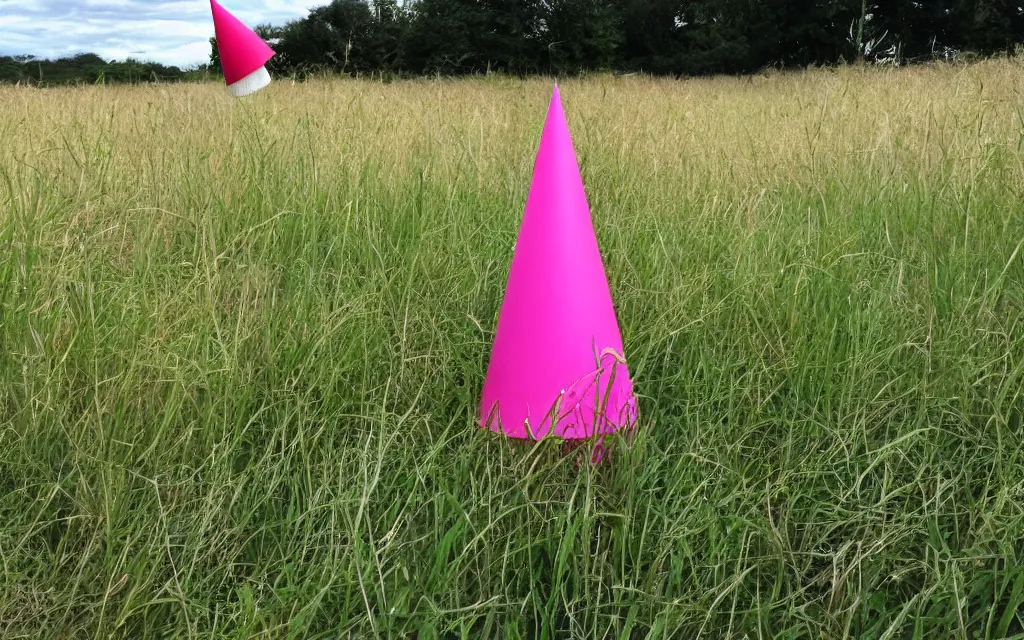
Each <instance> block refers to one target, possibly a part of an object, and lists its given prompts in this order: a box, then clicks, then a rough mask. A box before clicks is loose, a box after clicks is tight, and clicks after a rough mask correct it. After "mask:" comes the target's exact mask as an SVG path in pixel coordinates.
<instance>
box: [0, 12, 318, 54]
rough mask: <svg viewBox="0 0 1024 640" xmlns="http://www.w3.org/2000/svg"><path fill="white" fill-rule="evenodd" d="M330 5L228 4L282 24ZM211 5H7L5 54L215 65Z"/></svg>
mask: <svg viewBox="0 0 1024 640" xmlns="http://www.w3.org/2000/svg"><path fill="white" fill-rule="evenodd" d="M328 1H329V0H222V2H221V4H223V5H224V7H225V8H227V9H228V10H230V11H231V12H232V13H234V14H235V15H236V16H238V18H239V19H240V20H242V21H243V22H245V23H246V24H249V25H250V26H255V25H257V24H267V23H270V24H283V23H285V22H287V21H288V20H294V19H296V18H301V17H303V16H304V15H306V13H307V11H308V10H309V9H310V8H312V7H316V6H320V5H323V4H327V2H328ZM212 36H213V20H212V19H211V17H210V6H209V4H208V3H207V2H205V0H189V1H182V0H0V54H6V55H11V54H18V53H29V54H34V55H38V56H44V57H59V56H64V55H71V54H75V53H85V52H90V53H96V54H99V55H100V56H102V57H104V58H107V59H116V60H121V59H124V58H127V57H133V58H140V59H144V60H154V61H157V62H162V63H164V64H175V65H179V66H188V65H193V64H197V63H201V62H205V61H206V60H208V59H209V55H210V45H209V39H210V38H211V37H212Z"/></svg>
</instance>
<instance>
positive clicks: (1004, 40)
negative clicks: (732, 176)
mask: <svg viewBox="0 0 1024 640" xmlns="http://www.w3.org/2000/svg"><path fill="white" fill-rule="evenodd" d="M256 32H257V33H259V34H260V36H261V37H263V38H264V39H265V40H266V41H267V42H268V43H269V44H270V45H271V46H272V47H273V48H274V49H275V50H276V51H277V53H278V55H277V56H275V57H274V58H273V59H272V60H271V61H270V63H269V64H268V67H270V71H271V72H272V73H275V74H278V75H292V76H299V77H301V76H304V75H308V74H315V73H324V72H328V73H345V74H351V75H373V74H380V75H394V76H399V75H424V74H429V75H433V74H444V75H460V74H470V73H483V72H487V71H502V72H505V73H509V74H514V75H529V74H557V75H566V74H576V73H580V72H586V71H616V72H633V71H639V72H645V73H652V74H659V75H661V74H665V75H676V76H679V75H704V74H715V73H750V72H754V71H757V70H759V69H764V68H767V67H776V68H785V67H799V66H807V65H822V64H835V63H840V62H844V61H845V62H854V61H858V60H867V61H872V62H888V63H898V64H903V63H907V62H915V61H922V60H931V59H935V58H946V59H950V58H955V57H963V56H964V55H965V54H967V55H993V54H999V53H1003V52H1007V53H1008V52H1013V51H1015V49H1016V48H1017V47H1019V46H1021V45H1022V44H1024V0H407V1H405V2H399V1H398V0H373V1H367V0H331V1H330V2H329V3H328V4H325V5H323V6H320V7H317V8H315V9H312V10H310V11H309V12H308V15H306V16H305V17H304V18H301V19H299V20H294V21H292V22H289V23H287V24H285V25H279V26H271V25H261V26H258V27H256ZM211 51H212V53H211V56H210V63H209V64H208V65H200V66H199V67H198V68H195V69H190V70H185V71H183V70H182V69H180V68H178V67H174V66H165V65H161V64H157V63H153V62H140V61H138V60H131V59H129V60H123V61H109V62H108V61H105V60H103V59H102V58H100V57H99V56H97V55H95V54H91V53H86V54H80V55H76V56H71V57H66V58H61V59H59V60H43V59H38V58H35V57H33V56H13V57H12V56H0V82H31V83H39V84H64V83H68V82H88V83H103V82H150V81H167V80H169V81H179V80H188V79H204V78H207V77H209V74H210V73H212V72H219V71H220V60H219V56H218V55H217V46H216V39H211Z"/></svg>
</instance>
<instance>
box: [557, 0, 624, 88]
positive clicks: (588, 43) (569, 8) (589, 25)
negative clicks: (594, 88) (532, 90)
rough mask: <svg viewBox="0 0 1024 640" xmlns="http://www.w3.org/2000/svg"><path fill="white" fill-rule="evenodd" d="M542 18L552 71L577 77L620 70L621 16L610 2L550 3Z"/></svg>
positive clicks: (573, 0) (572, 0)
mask: <svg viewBox="0 0 1024 640" xmlns="http://www.w3.org/2000/svg"><path fill="white" fill-rule="evenodd" d="M546 9H547V10H546V12H545V13H544V15H543V21H544V35H545V38H544V40H545V41H546V43H547V51H546V53H547V56H548V60H549V64H550V67H551V70H552V71H554V72H555V73H574V72H577V71H581V70H593V69H612V68H615V67H618V66H619V63H620V55H621V51H620V49H621V46H622V42H623V37H622V28H621V24H620V20H621V17H622V16H621V15H620V13H619V12H618V11H617V10H616V7H615V5H614V4H613V2H611V1H609V0H549V1H548V3H547V7H546Z"/></svg>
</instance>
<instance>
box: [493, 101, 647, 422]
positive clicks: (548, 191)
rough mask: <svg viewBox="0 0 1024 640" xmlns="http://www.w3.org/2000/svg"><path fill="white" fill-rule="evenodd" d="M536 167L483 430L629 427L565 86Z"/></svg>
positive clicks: (628, 400)
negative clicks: (565, 104) (564, 106)
mask: <svg viewBox="0 0 1024 640" xmlns="http://www.w3.org/2000/svg"><path fill="white" fill-rule="evenodd" d="M533 171H534V172H533V183H532V184H531V185H530V194H529V196H528V197H527V200H526V211H525V212H524V214H523V224H522V227H521V229H520V231H519V239H518V240H517V242H516V247H515V255H513V257H512V267H511V269H510V272H509V277H508V286H507V288H506V291H505V300H504V302H503V303H502V306H501V314H500V315H499V317H498V328H497V333H496V336H495V339H494V349H493V351H492V352H491V361H490V364H489V366H488V369H487V380H486V381H485V382H484V389H483V400H482V403H481V405H482V406H481V412H482V416H481V425H482V426H484V427H487V428H490V429H491V430H492V431H499V432H501V433H504V434H506V435H508V436H511V437H513V438H543V437H545V436H547V435H549V434H553V435H555V436H558V437H562V438H566V439H583V438H591V437H595V436H598V437H600V436H602V435H604V434H607V433H611V432H613V431H616V430H618V429H625V428H629V427H631V426H632V425H633V424H634V423H635V421H636V418H637V405H636V398H635V397H634V395H633V384H632V382H631V381H630V378H629V371H628V370H627V368H626V362H625V358H624V357H623V353H622V336H621V334H620V333H619V325H618V322H617V321H616V319H615V309H614V307H613V306H612V296H611V292H610V291H609V289H608V280H607V278H606V276H605V271H604V265H603V264H602V262H601V254H600V252H599V250H598V247H597V237H596V236H595V235H594V227H593V224H592V222H591V219H590V207H589V206H588V205H587V196H586V194H585V193H584V191H583V179H582V178H581V177H580V169H579V165H578V164H577V163H576V152H575V151H574V149H573V146H572V138H571V137H570V135H569V127H568V125H567V124H566V121H565V112H564V111H563V110H562V100H561V97H560V95H559V93H558V87H557V86H555V90H554V95H553V96H552V98H551V105H550V106H549V107H548V115H547V121H546V122H545V124H544V132H543V134H542V135H541V140H540V149H539V150H538V152H537V160H536V163H535V165H534V170H533ZM552 423H553V429H552Z"/></svg>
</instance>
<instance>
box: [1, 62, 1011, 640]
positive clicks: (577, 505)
mask: <svg viewBox="0 0 1024 640" xmlns="http://www.w3.org/2000/svg"><path fill="white" fill-rule="evenodd" d="M560 87H561V89H562V95H563V98H564V101H565V108H566V112H567V116H568V119H569V124H570V127H571V128H572V131H573V135H574V138H575V143H576V149H577V154H578V156H579V159H580V163H581V167H582V172H583V176H584V181H585V182H586V184H587V189H588V195H589V198H590V204H591V208H592V212H593V217H594V224H595V228H596V230H597V233H598V237H599V240H600V243H601V248H602V252H603V255H604V259H605V265H606V268H607V270H608V274H609V280H610V284H611V288H612V294H613V296H614V297H615V300H616V304H617V308H618V314H619V320H620V323H621V326H622V330H623V337H624V340H625V346H626V357H627V359H628V361H629V363H630V367H631V371H632V373H633V377H634V381H635V385H636V388H637V391H638V393H639V394H640V396H641V399H640V403H641V414H642V420H641V425H640V430H639V432H638V434H637V436H636V438H635V439H634V441H633V442H632V443H631V445H630V446H628V447H627V446H626V445H625V443H622V442H620V443H618V445H616V449H615V451H614V457H613V459H612V460H611V462H610V463H605V464H602V465H599V466H597V467H592V466H590V465H586V464H583V465H578V464H577V462H578V457H576V456H568V457H566V456H563V455H561V453H560V445H559V443H556V442H553V441H547V442H541V443H538V444H537V445H536V446H528V445H525V444H516V443H510V442H508V441H505V440H503V439H501V438H500V437H497V436H495V435H494V434H490V433H486V432H481V431H480V430H479V429H477V428H476V427H475V418H476V412H477V410H478V406H477V403H478V399H479V394H480V390H481V386H482V384H483V377H484V372H485V368H486V364H487V358H488V355H489V346H490V341H491V339H492V337H493V331H494V325H495V322H496V318H497V312H498V308H499V305H500V302H501V297H502V293H503V286H504V283H505V278H506V275H507V270H508V266H509V262H510V260H511V255H512V248H513V244H514V242H515V238H516V233H517V230H518V224H519V221H520V219H521V216H522V209H523V205H524V203H525V199H526V194H527V191H528V188H529V181H530V173H531V168H532V163H533V156H534V153H535V151H536V147H537V142H538V139H539V135H540V130H541V125H542V123H543V118H544V113H545V109H546V107H547V101H548V99H549V96H550V91H551V82H550V81H548V80H527V81H521V80H514V79H508V78H502V77H489V78H479V79H470V80H458V81H456V80H422V81H402V82H396V83H392V84H381V83H379V82H370V81H355V80H319V81H312V82H308V83H304V84H293V83H291V82H289V81H282V82H277V83H275V84H274V85H272V86H271V87H270V88H268V89H267V90H265V91H264V92H262V93H260V94H257V95H255V96H253V97H252V98H250V99H247V100H243V101H235V100H233V99H232V98H231V97H230V96H229V95H228V94H227V92H226V91H225V89H224V87H223V86H220V85H215V84H203V85H162V86H146V87H110V86H107V87H82V88H64V89H54V90H38V89H31V88H24V87H0V637H3V638H29V637H31V638H99V637H104V638H106V637H113V638H250V637H262V638H335V637H355V638H361V637H391V638H407V637H416V638H420V639H423V640H426V639H431V638H439V639H440V638H549V639H554V638H570V637H572V638H624V639H625V638H631V639H640V638H652V639H653V638H682V639H689V638H758V639H760V638H794V639H795V638H828V639H838V638H963V639H967V638H971V639H974V638H1009V637H1017V638H1021V637H1024V435H1022V428H1024V424H1022V417H1024V390H1022V388H1024V148H1022V145H1024V61H1022V60H1020V59H1017V60H1014V59H1004V60H998V61H990V62H982V63H978V64H974V65H971V66H942V65H940V66H924V67H916V68H910V69H902V70H894V69H887V70H881V69H863V68H842V69H838V70H811V71H807V72H794V73H785V74H777V73H768V74H763V75H758V76H753V77H749V78H711V79H691V80H684V81H675V80H670V79H650V78H644V77H626V78H612V77H595V78H588V79H574V80H566V81H564V82H563V83H561V84H560ZM538 312H542V310H539V311H538Z"/></svg>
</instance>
